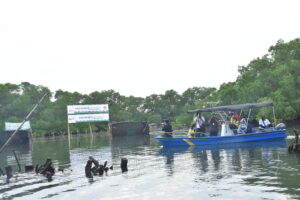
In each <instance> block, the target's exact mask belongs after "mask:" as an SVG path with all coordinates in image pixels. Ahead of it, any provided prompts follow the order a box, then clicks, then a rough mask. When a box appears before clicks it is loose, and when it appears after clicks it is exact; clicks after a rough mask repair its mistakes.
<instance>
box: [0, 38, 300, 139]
mask: <svg viewBox="0 0 300 200" xmlns="http://www.w3.org/2000/svg"><path fill="white" fill-rule="evenodd" d="M220 67H221V66H220ZM238 72H239V75H238V77H237V79H236V80H235V81H234V80H233V82H228V83H223V84H222V85H221V86H220V87H219V88H212V87H198V86H196V87H193V88H188V89H187V90H186V91H184V92H183V93H182V94H179V93H178V92H176V91H175V90H172V89H171V90H168V91H166V92H165V93H164V94H152V95H150V96H147V97H145V98H143V97H134V96H129V97H127V96H122V95H120V94H119V93H118V92H116V91H114V90H107V91H101V92H99V91H95V92H92V93H90V94H88V95H86V94H80V93H78V92H73V93H72V92H68V91H62V90H57V91H55V92H52V91H50V90H49V89H48V88H47V87H45V86H40V85H33V84H30V83H28V82H22V83H21V84H11V83H5V84H0V120H1V121H0V129H1V130H3V129H4V122H5V121H9V122H20V121H22V120H23V118H24V116H25V115H26V114H27V113H28V111H30V110H31V109H32V107H33V106H34V104H35V103H36V102H37V101H38V100H39V98H41V96H43V94H45V93H47V94H48V96H47V97H46V99H45V100H44V102H43V103H42V104H41V105H40V107H39V109H38V110H37V111H36V113H35V114H34V115H33V116H32V118H31V120H30V121H31V126H32V129H33V135H34V136H42V135H45V134H49V133H56V134H65V133H67V126H66V124H67V110H66V107H67V105H77V104H105V103H108V104H109V113H110V121H148V122H149V123H160V122H162V121H163V119H166V118H168V119H170V120H171V121H172V123H173V125H174V126H175V127H176V126H188V125H189V124H190V123H191V121H192V117H193V116H192V115H191V114H187V113H186V111H187V110H191V109H196V108H201V107H208V106H210V104H208V103H207V102H215V103H214V106H215V105H230V104H242V103H254V102H262V101H272V102H273V104H274V105H275V107H276V114H277V116H276V117H277V118H278V119H279V121H289V120H296V119H299V118H300V106H299V105H300V39H299V38H297V39H295V40H292V41H289V42H284V41H282V40H279V41H278V42H277V43H276V44H275V45H273V46H271V47H270V48H269V50H268V52H267V53H266V54H265V55H263V56H262V57H260V58H256V59H253V60H252V61H251V62H250V63H249V64H248V65H247V66H239V67H238ZM212 78H213V76H212ZM259 112H260V113H259ZM259 112H258V113H254V114H253V115H254V117H259V115H260V114H262V113H264V114H266V115H270V114H271V110H268V109H265V110H264V109H262V110H260V111H259ZM87 126H88V125H87V124H86V123H82V124H75V125H74V126H72V129H73V131H74V130H76V131H78V132H85V131H86V130H87ZM92 128H93V130H94V131H101V130H105V129H107V124H105V123H94V124H93V127H92Z"/></svg>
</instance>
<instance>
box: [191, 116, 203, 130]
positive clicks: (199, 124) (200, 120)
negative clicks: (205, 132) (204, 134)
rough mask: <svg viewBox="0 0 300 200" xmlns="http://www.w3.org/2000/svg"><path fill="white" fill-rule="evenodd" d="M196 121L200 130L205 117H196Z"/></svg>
mask: <svg viewBox="0 0 300 200" xmlns="http://www.w3.org/2000/svg"><path fill="white" fill-rule="evenodd" d="M194 121H195V122H196V128H200V127H201V125H202V124H203V123H204V122H205V118H204V117H203V116H201V117H198V116H197V117H195V118H194Z"/></svg>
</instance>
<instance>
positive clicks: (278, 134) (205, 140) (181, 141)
mask: <svg viewBox="0 0 300 200" xmlns="http://www.w3.org/2000/svg"><path fill="white" fill-rule="evenodd" d="M285 137H286V130H272V131H266V132H259V133H251V134H240V135H233V136H204V137H194V138H189V137H188V136H186V135H185V136H173V137H155V138H154V139H155V140H157V141H159V142H160V143H161V144H162V145H163V146H195V145H196V146H199V145H219V144H230V143H240V142H255V141H264V140H273V139H280V138H285Z"/></svg>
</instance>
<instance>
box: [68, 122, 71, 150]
mask: <svg viewBox="0 0 300 200" xmlns="http://www.w3.org/2000/svg"><path fill="white" fill-rule="evenodd" d="M68 143H69V149H71V134H70V125H69V123H68Z"/></svg>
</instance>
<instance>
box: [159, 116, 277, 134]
mask: <svg viewBox="0 0 300 200" xmlns="http://www.w3.org/2000/svg"><path fill="white" fill-rule="evenodd" d="M228 117H229V118H228V121H229V122H230V123H229V128H230V129H231V130H232V131H233V133H234V134H247V133H251V132H252V127H253V126H254V125H255V124H257V122H256V121H255V120H249V119H248V118H247V116H246V115H242V117H240V118H239V115H238V114H237V113H230V114H229V115H228ZM220 126H221V123H220V121H219V120H218V118H217V115H216V114H215V113H212V115H211V117H210V119H209V120H208V121H206V119H205V117H204V116H202V115H201V113H197V114H196V115H195V117H194V119H193V122H192V124H191V127H190V130H189V134H190V135H191V136H193V137H201V136H204V133H206V130H207V128H208V129H209V131H207V132H209V135H210V136H217V135H218V132H219V127H220ZM258 126H259V129H265V128H268V127H272V123H271V122H270V121H269V120H268V119H267V118H266V117H265V115H262V116H261V119H260V120H259V122H258ZM162 131H164V132H165V134H164V135H163V136H164V137H172V132H173V128H172V125H171V122H170V121H169V120H165V123H164V126H163V128H162Z"/></svg>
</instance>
